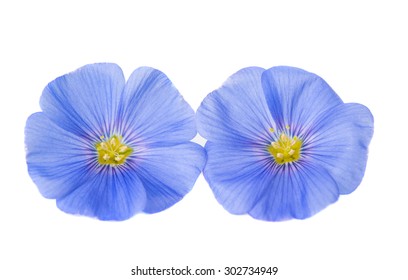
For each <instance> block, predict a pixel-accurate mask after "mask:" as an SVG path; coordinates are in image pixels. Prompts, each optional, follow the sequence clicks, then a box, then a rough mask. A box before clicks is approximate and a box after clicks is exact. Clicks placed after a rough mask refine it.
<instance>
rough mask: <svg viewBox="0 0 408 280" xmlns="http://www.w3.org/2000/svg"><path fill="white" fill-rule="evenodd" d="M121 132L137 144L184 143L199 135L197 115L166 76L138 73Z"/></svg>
mask: <svg viewBox="0 0 408 280" xmlns="http://www.w3.org/2000/svg"><path fill="white" fill-rule="evenodd" d="M124 104H125V108H124V109H123V111H121V112H120V113H119V115H120V118H119V120H120V124H119V127H120V128H119V130H120V131H122V132H123V136H124V137H127V138H129V139H134V140H135V141H136V144H137V143H138V142H141V143H143V144H154V143H155V144H157V143H160V142H167V143H181V142H184V141H188V140H190V139H192V138H193V137H194V136H195V135H196V133H197V131H196V125H195V119H194V111H193V109H192V108H191V107H190V105H189V104H188V103H187V102H186V101H185V100H184V99H183V98H182V96H181V95H180V93H179V92H178V91H177V89H176V88H175V87H174V86H173V84H172V83H171V81H170V80H169V79H168V78H167V76H166V75H164V74H163V73H162V72H160V71H158V70H155V69H153V68H149V67H141V68H138V69H136V70H135V71H134V72H133V73H132V75H131V76H130V78H129V80H128V82H127V83H126V87H125V90H124Z"/></svg>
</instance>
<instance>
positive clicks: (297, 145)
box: [267, 133, 302, 164]
mask: <svg viewBox="0 0 408 280" xmlns="http://www.w3.org/2000/svg"><path fill="white" fill-rule="evenodd" d="M301 148H302V141H301V140H300V139H299V138H298V137H296V136H295V137H293V138H292V137H290V136H287V135H286V134H285V133H281V135H280V136H279V138H278V139H277V140H276V141H274V142H271V144H270V145H269V146H268V147H267V150H268V152H269V153H270V154H271V155H272V156H273V157H274V159H275V162H276V163H277V164H285V163H289V162H295V161H297V160H299V158H300V150H301Z"/></svg>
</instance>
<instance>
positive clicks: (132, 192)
mask: <svg viewBox="0 0 408 280" xmlns="http://www.w3.org/2000/svg"><path fill="white" fill-rule="evenodd" d="M86 172H87V180H86V181H85V182H84V183H83V184H82V185H80V186H78V187H77V188H76V189H75V190H74V191H72V192H71V193H69V194H67V195H66V196H64V197H62V198H60V199H57V206H58V207H59V208H60V209H61V210H62V211H64V212H67V213H70V214H79V215H85V216H90V217H96V218H98V219H100V220H116V221H121V220H126V219H129V218H130V217H132V216H133V215H135V214H136V213H138V212H141V211H142V210H143V208H144V207H145V203H146V193H145V190H144V188H143V184H142V182H141V181H140V180H139V178H138V177H137V175H136V174H135V172H133V170H130V169H129V168H126V167H124V168H121V167H110V166H106V167H104V168H102V169H99V170H98V169H90V170H87V171H86Z"/></svg>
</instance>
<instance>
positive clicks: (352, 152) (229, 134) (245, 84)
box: [197, 67, 373, 221]
mask: <svg viewBox="0 0 408 280" xmlns="http://www.w3.org/2000/svg"><path fill="white" fill-rule="evenodd" d="M197 122H198V131H199V133H200V134H201V135H202V136H203V137H204V138H206V139H207V140H208V141H207V143H206V146H205V148H206V151H207V156H208V162H207V164H206V167H205V168H204V171H203V173H204V177H205V178H206V180H207V181H208V183H209V185H210V187H211V189H212V191H213V193H214V195H215V197H216V199H217V200H218V202H219V203H220V204H222V205H223V207H224V208H225V209H226V210H228V211H229V212H231V213H233V214H249V215H251V216H252V217H254V218H256V219H261V220H268V221H280V220H287V219H292V218H296V219H304V218H307V217H310V216H312V215H314V214H315V213H317V212H319V211H320V210H322V209H323V208H325V207H326V206H328V205H329V204H331V203H333V202H335V201H336V200H337V199H338V198H339V195H342V194H349V193H351V192H353V191H354V190H355V189H356V188H357V186H358V185H359V184H360V182H361V180H362V178H363V175H364V172H365V167H366V162H367V153H368V145H369V142H370V140H371V138H372V134H373V117H372V115H371V113H370V111H369V110H368V109H367V108H366V107H365V106H363V105H360V104H353V103H350V104H345V103H343V101H342V100H341V99H340V98H339V96H338V95H337V94H336V93H335V92H334V91H333V90H332V89H331V88H330V86H329V85H328V84H327V83H326V82H325V81H324V80H323V79H322V78H320V77H319V76H317V75H315V74H312V73H309V72H306V71H304V70H301V69H297V68H292V67H274V68H271V69H268V70H265V69H262V68H257V67H250V68H245V69H242V70H240V71H238V72H237V73H235V74H234V75H232V76H231V77H230V78H229V79H228V80H227V81H226V82H225V83H224V85H223V86H222V87H221V88H219V89H218V90H216V91H214V92H212V93H210V94H209V95H208V96H207V97H206V98H205V99H204V101H203V102H202V104H201V106H200V108H199V109H198V111H197Z"/></svg>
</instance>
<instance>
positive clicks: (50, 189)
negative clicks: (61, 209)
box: [25, 113, 94, 198]
mask: <svg viewBox="0 0 408 280" xmlns="http://www.w3.org/2000/svg"><path fill="white" fill-rule="evenodd" d="M25 144H26V159H27V165H28V172H29V174H30V176H31V178H32V179H33V181H34V182H35V184H36V185H37V187H38V189H39V190H40V192H41V194H42V195H43V196H45V197H47V198H59V197H62V196H64V195H66V194H67V193H69V192H71V191H72V190H73V189H75V188H76V187H77V186H78V185H79V184H81V182H82V181H83V180H84V176H85V175H86V174H85V173H84V166H87V165H88V164H89V163H90V161H92V158H94V155H93V154H92V152H90V147H89V146H88V145H89V143H87V141H84V140H83V139H82V138H80V137H78V136H76V135H74V134H72V133H70V132H68V131H66V130H63V129H61V128H60V127H58V126H57V125H56V124H55V123H54V122H52V121H50V120H49V119H48V118H47V117H46V116H45V114H44V113H35V114H33V115H31V116H30V117H29V118H28V120H27V123H26V128H25Z"/></svg>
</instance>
